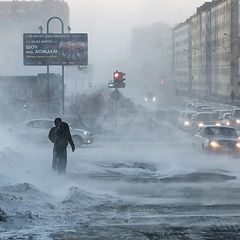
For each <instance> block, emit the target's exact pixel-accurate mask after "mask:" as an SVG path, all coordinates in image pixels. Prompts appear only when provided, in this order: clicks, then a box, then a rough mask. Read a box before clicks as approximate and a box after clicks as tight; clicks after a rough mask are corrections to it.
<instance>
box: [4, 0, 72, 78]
mask: <svg viewBox="0 0 240 240" xmlns="http://www.w3.org/2000/svg"><path fill="white" fill-rule="evenodd" d="M56 15H57V16H58V17H60V18H61V19H62V20H63V22H64V24H65V31H66V32H67V26H68V25H69V7H68V4H67V3H66V2H64V1H59V0H41V1H17V0H15V1H0V22H1V25H0V34H1V38H0V44H1V46H4V48H0V54H1V56H4V57H2V58H1V59H0V68H1V74H3V75H9V74H10V75H17V74H22V75H26V74H28V73H29V72H30V74H31V73H32V72H36V68H26V67H25V68H24V67H23V33H40V29H39V27H40V26H42V27H43V32H45V33H46V31H47V30H46V28H47V27H46V25H47V20H48V19H49V18H50V17H52V16H56ZM49 29H50V32H61V25H60V22H59V21H56V20H53V21H52V22H51V24H50V28H49ZM32 69H34V70H35V71H32V72H31V70H32ZM38 69H39V68H38Z"/></svg>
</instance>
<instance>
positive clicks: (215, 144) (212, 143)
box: [210, 141, 221, 148]
mask: <svg viewBox="0 0 240 240" xmlns="http://www.w3.org/2000/svg"><path fill="white" fill-rule="evenodd" d="M210 147H212V148H220V147H221V146H220V145H219V143H218V142H215V141H212V142H210Z"/></svg>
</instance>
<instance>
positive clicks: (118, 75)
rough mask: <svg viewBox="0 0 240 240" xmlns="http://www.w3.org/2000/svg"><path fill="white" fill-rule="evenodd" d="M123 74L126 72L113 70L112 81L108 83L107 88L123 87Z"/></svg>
mask: <svg viewBox="0 0 240 240" xmlns="http://www.w3.org/2000/svg"><path fill="white" fill-rule="evenodd" d="M125 75H126V73H123V72H119V71H115V72H114V73H113V83H109V85H108V86H109V88H125V85H126V84H125V83H124V81H125V80H126V79H125V78H124V76H125Z"/></svg>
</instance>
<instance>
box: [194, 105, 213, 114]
mask: <svg viewBox="0 0 240 240" xmlns="http://www.w3.org/2000/svg"><path fill="white" fill-rule="evenodd" d="M206 108H211V107H210V106H209V105H207V104H199V105H195V106H194V111H196V112H203V111H202V110H203V109H206ZM205 112H206V111H205Z"/></svg>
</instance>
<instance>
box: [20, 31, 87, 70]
mask: <svg viewBox="0 0 240 240" xmlns="http://www.w3.org/2000/svg"><path fill="white" fill-rule="evenodd" d="M23 56H24V65H25V66H47V65H71V66H73V65H74V66H75V65H76V66H87V65H88V35H87V34H86V33H69V34H53V33H48V34H37V33H24V34H23Z"/></svg>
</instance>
